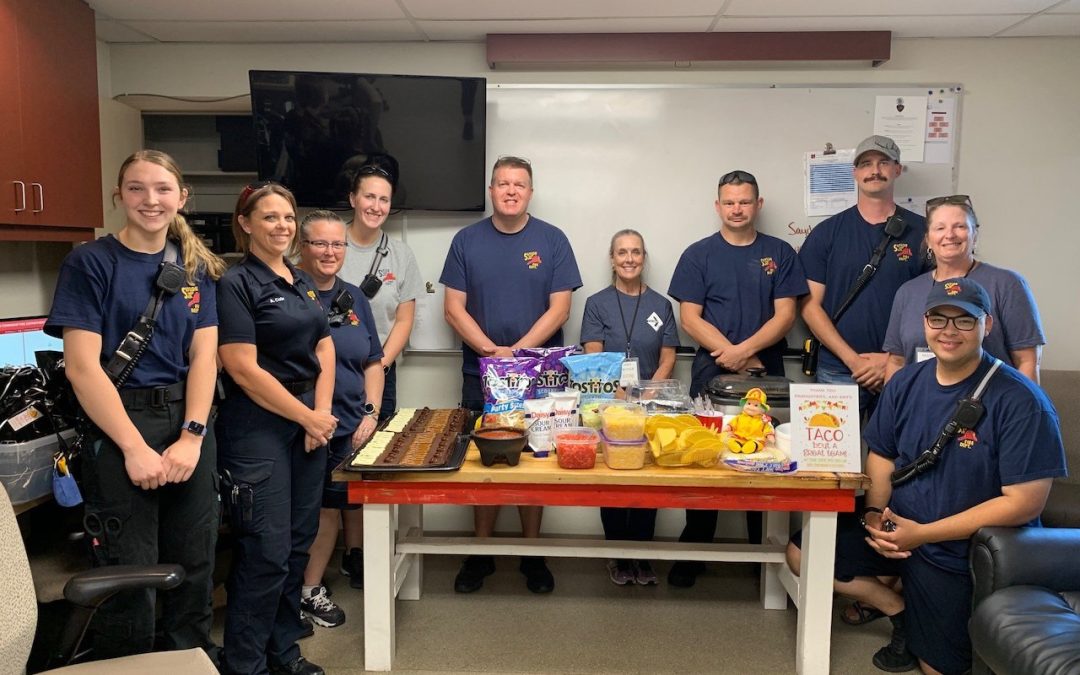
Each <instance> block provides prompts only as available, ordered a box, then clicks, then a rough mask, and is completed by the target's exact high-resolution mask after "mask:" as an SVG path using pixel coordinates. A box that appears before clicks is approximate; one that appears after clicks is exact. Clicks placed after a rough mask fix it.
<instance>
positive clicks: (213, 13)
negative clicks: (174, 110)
mask: <svg viewBox="0 0 1080 675" xmlns="http://www.w3.org/2000/svg"><path fill="white" fill-rule="evenodd" d="M87 3H88V4H89V5H90V7H91V8H92V9H93V10H94V11H96V12H98V13H99V14H104V15H106V16H107V17H109V18H111V19H129V20H139V21H230V20H231V21H268V20H278V21H282V20H292V21H343V20H344V21H348V20H356V21H358V20H369V19H405V18H407V17H406V16H405V14H404V12H402V11H401V8H400V7H399V6H398V4H397V2H395V0H360V1H357V0H353V1H351V2H343V1H342V0H303V1H302V2H297V1H296V0H182V1H181V0H87Z"/></svg>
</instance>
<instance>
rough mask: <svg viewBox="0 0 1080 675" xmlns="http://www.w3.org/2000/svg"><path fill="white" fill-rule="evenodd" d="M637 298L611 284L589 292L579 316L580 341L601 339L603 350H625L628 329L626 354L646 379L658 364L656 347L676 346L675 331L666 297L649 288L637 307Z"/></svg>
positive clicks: (673, 317) (677, 342) (598, 340)
mask: <svg viewBox="0 0 1080 675" xmlns="http://www.w3.org/2000/svg"><path fill="white" fill-rule="evenodd" d="M638 297H639V296H636V295H626V294H625V293H620V292H619V291H617V290H615V287H614V286H608V287H607V288H605V289H604V290H602V291H600V292H598V293H594V294H593V295H590V296H589V298H588V299H587V300H586V301H585V315H584V316H583V317H582V318H581V342H582V344H584V343H586V342H603V343H604V351H606V352H621V353H625V352H626V342H627V339H628V338H627V335H626V333H627V330H629V331H630V336H629V341H630V356H631V357H633V358H636V359H637V360H638V371H639V372H640V373H641V379H643V380H648V379H651V378H652V376H653V373H655V372H656V369H657V368H658V367H659V366H660V348H661V347H678V346H679V330H678V328H677V327H676V326H675V313H674V312H673V311H672V309H671V302H670V301H669V300H668V299H667V298H665V297H664V296H662V295H660V294H659V293H657V292H656V291H654V290H653V289H651V288H646V289H645V292H644V293H643V294H642V295H641V296H640V297H641V305H640V306H638ZM620 306H621V311H620ZM635 308H636V310H637V317H636V318H635V316H634V311H635Z"/></svg>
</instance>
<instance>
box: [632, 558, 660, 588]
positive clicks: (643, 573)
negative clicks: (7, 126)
mask: <svg viewBox="0 0 1080 675" xmlns="http://www.w3.org/2000/svg"><path fill="white" fill-rule="evenodd" d="M634 581H636V582H637V584H638V586H655V585H656V584H657V583H658V580H657V578H656V572H654V571H653V568H652V564H651V563H650V562H649V561H648V560H637V561H635V562H634Z"/></svg>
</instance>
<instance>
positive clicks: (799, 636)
mask: <svg viewBox="0 0 1080 675" xmlns="http://www.w3.org/2000/svg"><path fill="white" fill-rule="evenodd" d="M835 558H836V513H835V512H821V511H814V512H812V513H804V514H803V535H802V570H801V572H800V574H799V576H800V583H799V618H798V624H797V628H796V638H795V672H797V673H799V674H800V675H818V674H821V675H827V674H828V672H829V651H830V646H831V645H830V642H831V639H832V598H833V562H834V560H835Z"/></svg>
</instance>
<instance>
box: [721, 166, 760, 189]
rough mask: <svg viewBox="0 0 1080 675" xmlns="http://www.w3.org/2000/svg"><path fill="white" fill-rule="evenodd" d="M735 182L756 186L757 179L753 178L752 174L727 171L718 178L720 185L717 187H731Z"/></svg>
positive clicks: (736, 170) (737, 170)
mask: <svg viewBox="0 0 1080 675" xmlns="http://www.w3.org/2000/svg"><path fill="white" fill-rule="evenodd" d="M735 182H738V183H750V184H751V185H757V178H754V174H752V173H749V172H746V171H741V170H739V169H735V170H734V171H729V172H727V173H725V174H724V175H723V176H720V184H719V186H718V187H723V186H724V185H731V184H732V183H735Z"/></svg>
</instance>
